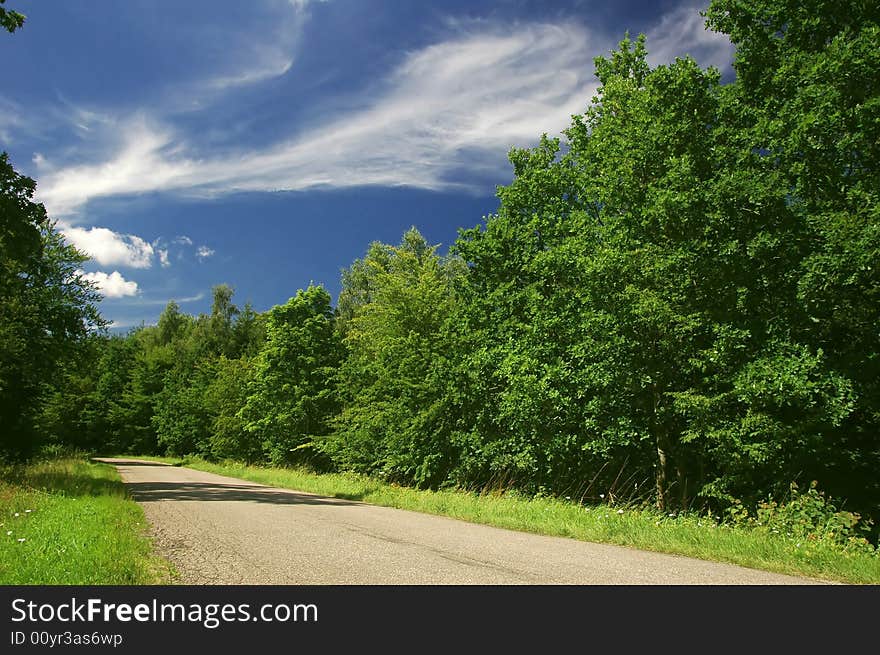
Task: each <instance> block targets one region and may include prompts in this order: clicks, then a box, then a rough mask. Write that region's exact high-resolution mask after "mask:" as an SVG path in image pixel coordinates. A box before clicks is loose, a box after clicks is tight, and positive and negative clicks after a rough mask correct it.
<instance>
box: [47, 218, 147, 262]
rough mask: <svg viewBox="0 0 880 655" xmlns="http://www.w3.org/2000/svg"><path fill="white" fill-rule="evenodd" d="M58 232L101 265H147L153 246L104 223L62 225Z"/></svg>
mask: <svg viewBox="0 0 880 655" xmlns="http://www.w3.org/2000/svg"><path fill="white" fill-rule="evenodd" d="M61 232H62V233H63V234H64V237H65V238H66V239H67V241H68V242H70V243H71V244H72V245H73V246H75V247H76V248H78V249H79V250H81V251H83V252H84V253H86V254H87V255H89V256H90V257H91V258H92V259H94V260H95V261H96V262H98V263H99V264H101V265H102V266H129V267H131V268H149V267H150V266H151V265H152V262H153V246H152V245H151V244H150V243H148V242H146V241H144V240H143V239H141V238H140V237H138V236H134V235H132V234H119V233H117V232H114V231H112V230H108V229H107V228H104V227H92V228H82V227H73V226H63V227H62V229H61Z"/></svg>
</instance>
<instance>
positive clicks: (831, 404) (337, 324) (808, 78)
mask: <svg viewBox="0 0 880 655" xmlns="http://www.w3.org/2000/svg"><path fill="white" fill-rule="evenodd" d="M878 11H880V10H878V8H877V6H876V4H875V3H864V2H859V1H856V0H852V1H850V2H844V3H841V2H839V1H836V2H811V3H802V2H792V1H789V0H715V1H714V2H712V4H711V6H710V8H709V9H708V11H707V19H708V23H709V25H710V27H712V28H713V29H715V30H717V31H721V32H724V33H726V34H729V35H730V37H731V39H732V41H733V42H734V44H735V46H736V57H735V68H736V73H737V78H736V81H735V82H732V83H726V84H722V83H721V79H720V75H719V73H718V71H716V70H714V69H702V68H700V67H699V66H698V65H697V64H696V63H695V62H694V61H693V60H691V59H689V58H686V59H677V60H676V61H675V62H674V63H671V64H669V65H663V66H658V67H656V68H651V67H650V66H649V65H648V63H647V60H646V49H645V43H644V39H643V38H639V39H637V40H635V41H631V40H629V39H625V40H624V41H623V42H622V43H621V44H620V47H619V49H618V50H616V51H615V52H613V53H612V54H611V55H610V56H609V57H607V58H597V60H596V72H597V75H598V77H599V80H600V82H601V86H600V88H599V90H598V91H597V93H596V96H595V97H594V98H593V99H592V102H591V104H590V106H589V108H588V109H587V111H586V112H585V113H584V114H583V115H579V116H575V117H573V120H572V124H571V126H570V128H569V129H568V130H567V131H566V132H565V139H564V140H556V139H548V138H546V137H544V138H543V139H542V140H541V143H540V145H538V146H537V147H536V148H533V149H526V150H513V151H512V152H511V154H510V160H511V163H512V165H513V173H514V178H513V181H512V182H511V183H510V184H509V185H508V186H506V187H503V188H500V189H499V191H498V198H499V209H498V211H497V213H496V214H494V215H492V216H489V217H488V218H487V219H486V220H485V223H484V224H483V225H481V226H478V227H475V228H473V229H468V230H463V231H461V232H460V234H459V237H458V239H457V241H456V242H455V244H454V245H453V247H452V248H451V251H450V254H449V255H447V256H441V254H440V253H439V252H438V251H437V249H436V248H435V247H433V246H431V245H430V244H428V243H427V242H426V241H425V239H424V238H422V236H421V235H420V234H419V233H418V232H417V231H416V230H415V229H413V230H410V231H409V232H407V233H406V234H405V235H404V236H403V239H402V241H401V243H400V244H398V245H389V244H381V243H374V244H372V245H371V246H370V247H369V250H368V251H367V252H366V254H365V256H364V257H363V258H362V259H360V260H357V261H355V262H354V263H353V264H352V265H351V266H350V267H349V268H348V269H347V270H345V271H344V272H343V276H342V291H341V293H340V296H339V298H338V302H337V305H336V307H335V308H334V307H332V304H331V298H330V296H329V295H328V293H327V292H326V291H325V290H324V289H322V288H321V287H310V288H308V289H306V290H300V291H299V292H298V293H297V294H296V296H294V297H293V298H291V299H290V300H289V301H288V302H287V303H286V304H284V305H280V306H276V307H273V308H272V309H270V310H269V311H268V312H265V313H263V314H258V313H256V312H254V311H253V310H252V309H251V308H249V307H245V308H244V309H242V310H241V311H239V310H238V309H237V308H236V307H235V305H234V304H233V303H232V291H231V289H230V288H229V287H227V286H220V287H217V288H215V290H214V304H213V308H212V311H211V313H210V314H209V315H207V314H206V315H202V316H198V317H193V316H187V315H185V314H182V313H181V312H180V310H179V308H178V307H177V306H176V305H175V304H173V303H171V304H169V306H168V307H167V308H166V309H165V311H164V312H163V314H162V316H161V318H160V320H159V322H158V325H156V326H154V327H145V328H142V329H139V330H136V331H134V332H132V333H130V334H129V335H127V336H124V337H112V338H105V337H94V338H93V339H92V340H91V342H90V343H89V345H88V347H87V348H85V349H84V351H83V353H82V358H81V360H80V364H79V365H76V366H74V365H71V366H70V367H69V369H68V370H67V372H66V377H65V379H64V383H63V384H59V385H56V386H55V388H54V389H52V390H50V392H49V393H48V394H47V396H46V398H47V399H48V400H47V402H46V404H45V411H44V412H43V413H42V414H41V416H40V417H39V421H40V422H41V424H40V425H41V428H40V429H41V430H42V431H43V432H44V433H45V434H49V435H52V438H53V439H56V440H58V441H59V442H63V443H73V444H77V445H81V446H84V447H89V448H94V449H100V450H103V451H105V452H111V451H127V452H132V453H146V452H154V453H163V452H164V453H170V454H188V453H198V454H201V455H203V456H205V457H209V458H225V457H232V458H238V459H244V460H247V461H251V462H273V463H277V464H307V465H310V466H312V467H314V468H316V469H319V470H331V469H341V470H353V471H359V472H364V473H368V474H371V475H375V476H381V477H383V478H384V479H387V480H391V481H396V482H399V483H401V484H409V485H418V486H423V487H443V486H461V487H465V488H485V487H487V486H492V487H499V488H501V487H503V488H508V487H512V488H516V489H520V490H522V491H524V492H526V493H547V494H558V495H565V496H571V497H573V498H576V499H588V498H599V497H600V494H601V495H602V496H608V495H611V496H613V497H615V498H618V499H624V500H645V501H648V502H653V503H656V504H657V505H658V506H660V507H663V508H668V509H674V508H689V507H695V506H704V505H709V506H711V507H713V508H716V509H723V508H725V507H727V506H729V505H730V504H732V503H735V502H736V501H742V502H744V503H746V504H748V503H754V502H756V501H758V500H760V499H765V498H767V497H768V496H770V497H774V498H782V497H783V496H784V495H785V494H786V492H787V491H788V489H789V484H790V483H791V482H793V481H798V482H809V481H811V480H817V481H818V482H819V486H820V488H822V489H824V490H826V491H827V492H829V493H830V494H831V495H832V496H833V497H834V498H835V499H837V500H839V501H842V502H844V503H845V505H846V507H847V508H848V509H853V510H857V511H860V512H861V513H862V514H863V515H866V516H873V517H878V518H880V477H878V475H877V470H878V465H880V332H878V325H880V311H878V310H880V273H878V267H880V209H878V207H880V204H878V192H880V179H878V157H880V93H878V91H880V89H878V86H880V76H878V74H877V71H878V70H880V48H878V47H877V44H878V43H880V28H878V21H880V19H878Z"/></svg>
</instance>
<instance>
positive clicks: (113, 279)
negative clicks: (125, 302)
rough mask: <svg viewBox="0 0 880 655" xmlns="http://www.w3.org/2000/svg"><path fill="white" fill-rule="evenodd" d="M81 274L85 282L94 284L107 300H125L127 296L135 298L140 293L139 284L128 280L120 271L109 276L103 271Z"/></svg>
mask: <svg viewBox="0 0 880 655" xmlns="http://www.w3.org/2000/svg"><path fill="white" fill-rule="evenodd" d="M80 273H81V274H82V276H83V278H84V279H85V280H88V281H89V282H94V283H95V285H96V286H97V287H98V290H99V291H100V292H101V294H102V295H103V296H104V297H105V298H124V297H126V296H135V295H137V293H138V284H137V282H134V281H133V280H126V279H125V278H124V277H123V276H122V275H121V274H120V273H119V271H113V272H112V273H109V274H108V273H105V272H103V271H95V272H92V273H84V272H82V271H80Z"/></svg>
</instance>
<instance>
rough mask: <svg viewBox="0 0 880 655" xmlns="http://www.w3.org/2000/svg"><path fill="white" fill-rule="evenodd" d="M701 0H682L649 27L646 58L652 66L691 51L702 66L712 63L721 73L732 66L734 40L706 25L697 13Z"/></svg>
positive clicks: (690, 53)
mask: <svg viewBox="0 0 880 655" xmlns="http://www.w3.org/2000/svg"><path fill="white" fill-rule="evenodd" d="M703 8H704V5H702V4H693V3H691V2H685V3H684V4H682V5H680V6H678V7H676V8H675V9H673V10H672V11H670V12H669V13H667V14H665V15H664V16H663V18H662V19H661V20H660V22H659V23H658V24H657V25H656V26H654V27H653V28H652V29H650V30H648V33H647V37H648V43H647V47H648V62H649V63H650V64H651V65H652V66H657V65H658V64H666V63H670V62H672V61H673V60H674V59H675V58H676V57H684V56H685V55H691V56H692V57H693V58H694V59H695V60H696V61H697V62H699V64H700V65H701V66H714V67H715V68H717V69H718V70H720V71H721V72H722V73H724V72H729V71H731V70H732V66H731V64H732V62H733V50H734V48H733V44H732V43H731V42H730V39H729V38H728V36H727V35H726V34H719V33H718V32H710V31H708V30H707V29H706V27H705V23H706V19H705V18H703V17H702V16H700V10H701V9H703Z"/></svg>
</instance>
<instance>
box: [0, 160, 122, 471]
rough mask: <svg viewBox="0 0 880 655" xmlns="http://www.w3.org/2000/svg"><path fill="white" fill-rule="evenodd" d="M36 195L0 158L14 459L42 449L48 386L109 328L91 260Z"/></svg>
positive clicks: (0, 280)
mask: <svg viewBox="0 0 880 655" xmlns="http://www.w3.org/2000/svg"><path fill="white" fill-rule="evenodd" d="M35 188H36V183H35V182H34V181H33V180H32V179H30V178H27V177H25V176H22V175H20V174H18V173H17V172H16V171H15V170H14V169H13V167H12V165H11V164H10V163H9V160H8V157H7V155H6V153H2V154H0V216H2V220H0V226H2V227H0V423H2V424H3V426H4V429H3V443H2V444H0V450H2V451H4V452H6V453H7V454H26V453H28V452H29V451H30V450H32V448H33V447H34V446H35V445H36V435H35V434H34V430H33V421H34V417H35V412H36V411H37V410H38V407H39V403H40V394H41V392H42V391H43V388H44V386H45V385H46V384H48V383H49V382H50V381H51V380H52V379H53V377H54V376H55V375H56V374H58V373H59V371H60V367H61V365H62V363H63V362H64V360H65V359H66V358H67V357H69V356H72V355H73V354H74V351H75V349H76V348H77V347H78V346H79V345H80V344H81V343H83V342H84V341H85V340H86V339H88V337H89V336H90V335H91V334H92V333H93V332H94V331H95V330H98V329H100V328H102V327H103V326H104V325H105V322H104V321H103V319H102V318H101V316H100V314H99V313H98V309H97V302H98V300H99V299H100V295H99V294H98V292H97V291H96V289H95V288H94V286H93V285H92V284H91V283H90V282H88V281H87V280H85V279H84V277H83V275H82V272H81V271H80V270H79V266H80V265H81V264H82V263H83V262H84V261H85V260H86V259H87V258H86V257H85V256H84V255H82V254H81V253H79V252H78V251H77V250H76V249H74V248H73V247H72V246H69V245H67V244H66V243H65V242H64V239H63V238H62V236H61V234H60V233H59V232H58V231H57V230H56V229H55V227H54V225H53V224H52V223H51V222H50V221H49V218H48V217H47V216H46V211H45V209H44V207H43V205H41V204H39V203H35V202H34V201H33V194H34V190H35Z"/></svg>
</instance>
